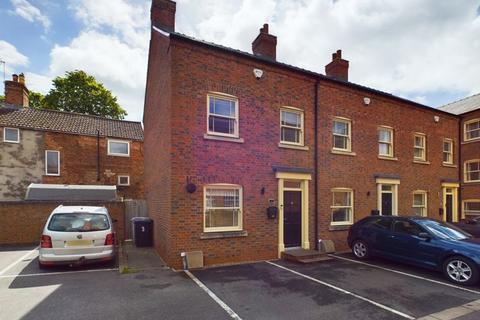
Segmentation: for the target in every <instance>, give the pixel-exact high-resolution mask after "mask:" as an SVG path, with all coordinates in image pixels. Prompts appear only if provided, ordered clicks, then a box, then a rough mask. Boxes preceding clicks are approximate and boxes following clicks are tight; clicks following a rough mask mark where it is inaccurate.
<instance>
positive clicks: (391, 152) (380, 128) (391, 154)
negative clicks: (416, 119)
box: [377, 126, 395, 158]
mask: <svg viewBox="0 0 480 320" xmlns="http://www.w3.org/2000/svg"><path fill="white" fill-rule="evenodd" d="M380 131H388V132H390V141H387V140H381V139H380ZM394 134H395V132H394V131H393V128H392V127H388V126H379V127H378V129H377V140H378V155H379V156H380V157H387V158H393V157H394V155H395V151H394V142H393V141H394V140H395V137H394ZM380 144H388V145H389V146H390V148H389V151H390V152H389V153H388V154H384V153H380Z"/></svg>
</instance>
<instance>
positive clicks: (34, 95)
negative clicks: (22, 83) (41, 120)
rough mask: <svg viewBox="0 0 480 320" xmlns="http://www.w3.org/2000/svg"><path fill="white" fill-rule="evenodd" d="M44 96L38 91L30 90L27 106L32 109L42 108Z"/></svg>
mask: <svg viewBox="0 0 480 320" xmlns="http://www.w3.org/2000/svg"><path fill="white" fill-rule="evenodd" d="M44 100H45V96H44V95H43V94H41V93H39V92H35V91H30V93H29V94H28V106H29V107H30V108H32V109H43V108H45V107H44Z"/></svg>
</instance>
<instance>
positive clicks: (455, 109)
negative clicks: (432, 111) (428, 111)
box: [439, 93, 480, 115]
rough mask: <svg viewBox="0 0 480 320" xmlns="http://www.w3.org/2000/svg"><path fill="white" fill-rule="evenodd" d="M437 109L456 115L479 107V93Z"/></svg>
mask: <svg viewBox="0 0 480 320" xmlns="http://www.w3.org/2000/svg"><path fill="white" fill-rule="evenodd" d="M439 109H440V110H443V111H447V112H450V113H453V114H457V115H458V114H464V113H467V112H470V111H473V110H477V109H480V93H477V94H474V95H473V96H470V97H466V98H463V99H461V100H458V101H455V102H452V103H449V104H446V105H444V106H441V107H439Z"/></svg>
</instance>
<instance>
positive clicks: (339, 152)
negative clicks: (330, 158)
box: [330, 149, 357, 157]
mask: <svg viewBox="0 0 480 320" xmlns="http://www.w3.org/2000/svg"><path fill="white" fill-rule="evenodd" d="M330 153H332V154H339V155H342V156H352V157H354V156H356V155H357V154H356V153H355V152H352V151H343V150H336V149H332V150H331V151H330Z"/></svg>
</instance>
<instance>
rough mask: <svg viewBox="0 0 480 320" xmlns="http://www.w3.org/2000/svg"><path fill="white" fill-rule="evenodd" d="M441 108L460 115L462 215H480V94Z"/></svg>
mask: <svg viewBox="0 0 480 320" xmlns="http://www.w3.org/2000/svg"><path fill="white" fill-rule="evenodd" d="M440 109H442V110H444V111H448V112H451V113H454V114H457V115H459V117H460V119H461V124H460V130H461V134H460V139H461V141H462V142H461V150H460V151H461V152H460V164H461V165H460V176H461V178H462V183H461V191H460V192H461V193H460V195H461V200H462V206H461V208H462V217H478V216H479V215H480V94H476V95H473V96H471V97H468V98H465V99H462V100H459V101H456V102H453V103H450V104H448V105H445V106H443V107H441V108H440Z"/></svg>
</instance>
